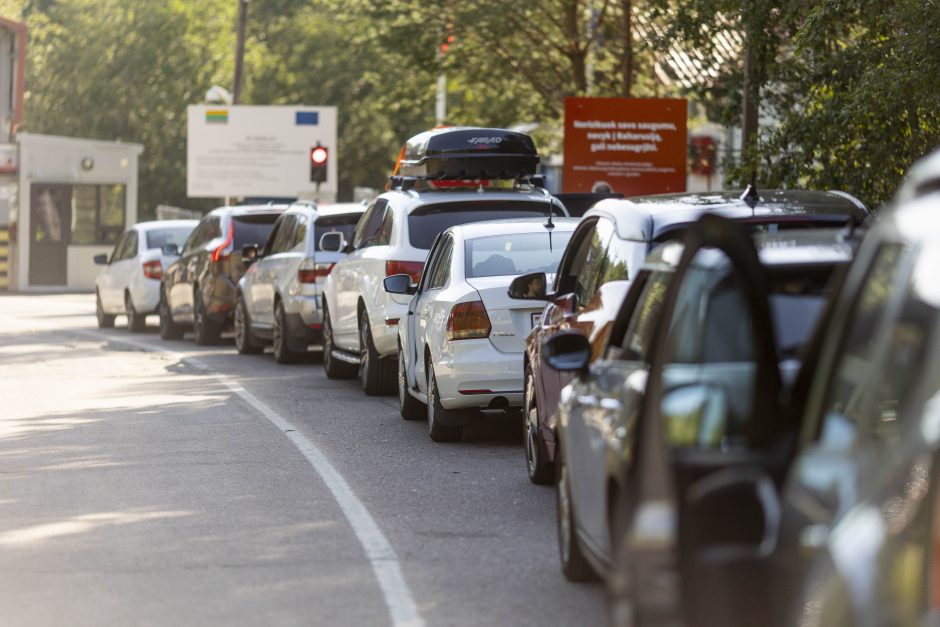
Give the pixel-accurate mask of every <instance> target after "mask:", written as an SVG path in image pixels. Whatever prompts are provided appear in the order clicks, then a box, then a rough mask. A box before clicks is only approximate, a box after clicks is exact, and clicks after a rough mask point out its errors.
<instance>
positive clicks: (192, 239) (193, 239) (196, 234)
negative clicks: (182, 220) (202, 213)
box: [183, 218, 207, 253]
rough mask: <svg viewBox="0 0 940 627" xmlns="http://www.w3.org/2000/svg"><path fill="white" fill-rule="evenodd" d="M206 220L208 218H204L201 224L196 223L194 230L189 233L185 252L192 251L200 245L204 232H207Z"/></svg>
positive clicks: (184, 247) (184, 246)
mask: <svg viewBox="0 0 940 627" xmlns="http://www.w3.org/2000/svg"><path fill="white" fill-rule="evenodd" d="M206 220H207V218H203V219H202V220H201V221H200V222H199V224H197V225H196V228H194V229H193V232H192V233H190V234H189V237H187V238H186V244H184V245H183V253H188V252H191V251H193V250H195V249H196V248H197V247H198V246H199V243H200V241H201V240H202V236H203V233H205V229H206Z"/></svg>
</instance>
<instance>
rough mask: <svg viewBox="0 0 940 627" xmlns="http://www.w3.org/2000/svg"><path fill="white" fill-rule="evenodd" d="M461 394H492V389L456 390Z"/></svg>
mask: <svg viewBox="0 0 940 627" xmlns="http://www.w3.org/2000/svg"><path fill="white" fill-rule="evenodd" d="M457 391H458V392H460V393H461V394H492V393H493V390H457Z"/></svg>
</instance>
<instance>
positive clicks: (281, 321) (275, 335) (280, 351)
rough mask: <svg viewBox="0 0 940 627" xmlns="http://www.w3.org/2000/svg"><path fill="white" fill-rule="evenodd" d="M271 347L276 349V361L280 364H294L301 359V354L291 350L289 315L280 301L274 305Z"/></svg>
mask: <svg viewBox="0 0 940 627" xmlns="http://www.w3.org/2000/svg"><path fill="white" fill-rule="evenodd" d="M271 346H272V348H273V349H274V359H275V361H277V363H279V364H293V363H296V362H297V360H298V359H300V353H297V352H295V351H292V350H291V349H290V342H289V338H288V330H287V313H286V312H285V311H284V303H283V302H282V301H281V300H280V299H278V301H277V302H276V303H275V304H274V329H273V332H272V340H271Z"/></svg>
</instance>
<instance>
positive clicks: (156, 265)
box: [144, 259, 163, 279]
mask: <svg viewBox="0 0 940 627" xmlns="http://www.w3.org/2000/svg"><path fill="white" fill-rule="evenodd" d="M144 276H145V277H147V278H148V279H160V278H162V277H163V265H161V264H160V260H159V259H158V260H155V261H146V262H144Z"/></svg>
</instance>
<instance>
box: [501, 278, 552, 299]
mask: <svg viewBox="0 0 940 627" xmlns="http://www.w3.org/2000/svg"><path fill="white" fill-rule="evenodd" d="M547 285H548V277H547V276H546V275H545V273H544V272H532V273H531V274H523V275H522V276H517V277H516V278H515V279H513V280H512V283H510V284H509V291H508V294H509V298H514V299H516V300H545V299H546V290H547Z"/></svg>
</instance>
